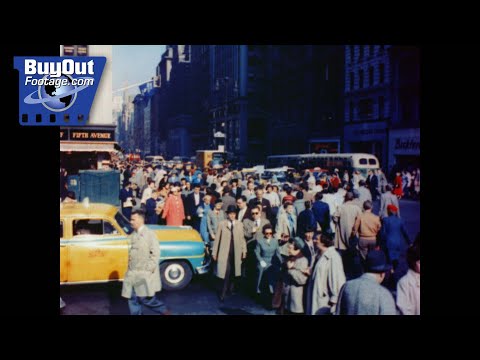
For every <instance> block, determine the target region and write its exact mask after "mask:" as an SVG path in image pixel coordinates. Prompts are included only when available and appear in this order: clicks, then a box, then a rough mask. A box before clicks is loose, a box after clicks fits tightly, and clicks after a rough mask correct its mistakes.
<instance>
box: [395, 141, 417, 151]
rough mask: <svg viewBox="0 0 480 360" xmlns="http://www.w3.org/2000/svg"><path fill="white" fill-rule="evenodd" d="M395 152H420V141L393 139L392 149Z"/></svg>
mask: <svg viewBox="0 0 480 360" xmlns="http://www.w3.org/2000/svg"><path fill="white" fill-rule="evenodd" d="M393 150H394V151H395V152H414V153H417V152H418V153H419V152H420V139H419V138H397V139H395V146H394V148H393Z"/></svg>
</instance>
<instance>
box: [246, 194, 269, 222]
mask: <svg viewBox="0 0 480 360" xmlns="http://www.w3.org/2000/svg"><path fill="white" fill-rule="evenodd" d="M256 200H257V198H254V199H251V200H250V201H249V202H248V207H249V208H253V207H254V204H255V201H256ZM262 209H263V210H262V212H264V213H265V216H266V218H267V219H268V220H269V221H270V222H272V220H273V218H272V206H271V205H270V201H269V200H267V199H265V198H263V199H262Z"/></svg>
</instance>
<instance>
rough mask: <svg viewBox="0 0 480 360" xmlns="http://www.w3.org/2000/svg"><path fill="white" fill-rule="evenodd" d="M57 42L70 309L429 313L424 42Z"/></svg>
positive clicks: (64, 289)
mask: <svg viewBox="0 0 480 360" xmlns="http://www.w3.org/2000/svg"><path fill="white" fill-rule="evenodd" d="M62 51H63V53H64V54H65V53H67V54H70V55H73V54H75V55H79V54H83V53H85V52H87V53H88V52H91V53H95V54H97V55H102V54H103V55H104V56H105V57H106V59H107V65H108V64H110V63H111V65H112V66H111V67H109V66H107V67H106V69H105V72H104V74H103V79H107V80H105V81H104V82H103V83H102V84H100V86H99V91H98V93H99V94H100V95H99V97H97V99H96V100H98V101H97V102H96V103H95V105H96V106H94V108H93V110H92V112H91V113H90V115H89V120H88V122H86V123H85V124H83V125H82V126H71V124H68V123H67V124H66V125H65V126H63V125H62V126H60V128H59V130H60V314H62V315H154V314H157V315H280V316H281V315H420V243H421V237H420V203H421V186H420V184H421V175H420V174H421V169H422V167H421V162H420V128H419V114H420V113H419V102H418V96H417V92H418V86H419V53H418V49H417V48H415V47H409V46H396V45H345V46H340V45H332V46H327V45H325V46H323V45H322V46H320V45H318V46H317V45H299V46H277V45H261V46H255V45H151V46H133V45H132V46H129V45H118V46H117V45H91V46H90V45H89V46H84V45H64V46H63V47H62ZM294 54H295V56H294ZM140 62H141V63H142V64H143V63H144V64H145V66H144V67H139V66H137V64H138V63H140ZM152 75H153V76H152ZM50 90H52V91H53V89H50ZM79 121H80V120H79ZM57 201H58V200H57Z"/></svg>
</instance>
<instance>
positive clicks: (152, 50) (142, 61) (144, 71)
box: [112, 45, 165, 93]
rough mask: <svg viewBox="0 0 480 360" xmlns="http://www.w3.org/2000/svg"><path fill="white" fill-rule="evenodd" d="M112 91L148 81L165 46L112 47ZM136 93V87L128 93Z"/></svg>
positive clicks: (153, 74)
mask: <svg viewBox="0 0 480 360" xmlns="http://www.w3.org/2000/svg"><path fill="white" fill-rule="evenodd" d="M112 51H113V52H112V82H113V84H112V85H113V90H116V89H119V88H122V87H124V86H126V84H125V83H126V82H128V85H133V84H135V83H139V82H143V81H147V80H150V79H151V77H152V76H155V69H156V67H157V65H158V63H159V62H160V58H161V56H162V54H163V53H164V52H165V45H113V50H112ZM131 92H133V93H135V92H136V93H138V92H139V90H138V87H135V88H133V89H132V90H129V93H131Z"/></svg>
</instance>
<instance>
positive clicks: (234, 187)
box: [230, 179, 243, 199]
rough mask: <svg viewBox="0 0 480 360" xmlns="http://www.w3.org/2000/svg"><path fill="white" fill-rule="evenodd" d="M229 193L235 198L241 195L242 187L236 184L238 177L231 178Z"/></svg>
mask: <svg viewBox="0 0 480 360" xmlns="http://www.w3.org/2000/svg"><path fill="white" fill-rule="evenodd" d="M230 186H231V190H230V195H231V196H233V197H234V198H235V199H239V198H240V196H242V191H243V190H242V188H241V187H239V186H238V179H233V180H231V181H230Z"/></svg>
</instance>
